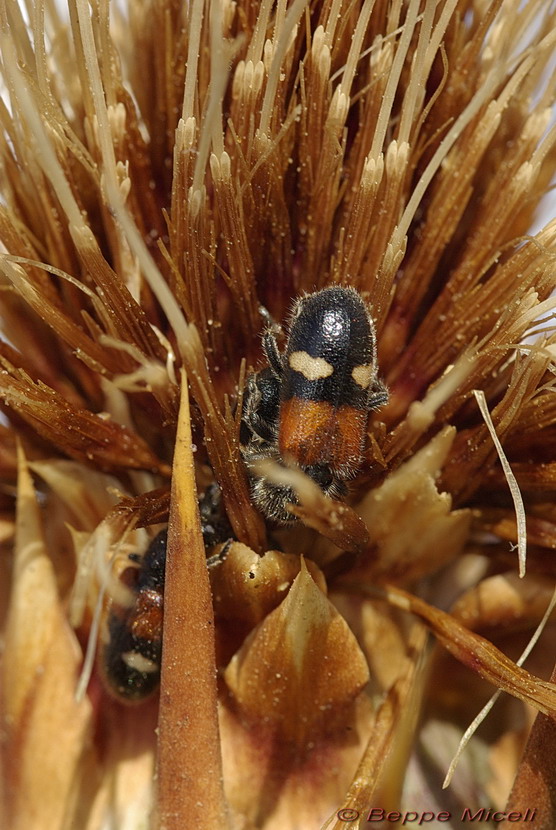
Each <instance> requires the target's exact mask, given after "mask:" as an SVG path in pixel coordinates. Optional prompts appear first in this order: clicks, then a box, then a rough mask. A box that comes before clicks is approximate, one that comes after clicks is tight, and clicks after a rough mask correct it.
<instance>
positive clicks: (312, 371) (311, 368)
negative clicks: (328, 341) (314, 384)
mask: <svg viewBox="0 0 556 830" xmlns="http://www.w3.org/2000/svg"><path fill="white" fill-rule="evenodd" d="M288 362H289V364H290V368H291V369H293V370H294V372H299V373H300V374H302V375H303V377H304V378H307V380H324V378H328V377H330V375H331V374H332V372H333V371H334V367H333V366H331V365H330V363H329V362H328V361H327V360H325V359H324V357H311V355H310V354H307V352H292V353H291V355H290V356H289V360H288Z"/></svg>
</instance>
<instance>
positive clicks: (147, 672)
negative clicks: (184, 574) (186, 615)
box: [100, 528, 168, 703]
mask: <svg viewBox="0 0 556 830" xmlns="http://www.w3.org/2000/svg"><path fill="white" fill-rule="evenodd" d="M167 542H168V529H167V528H165V529H164V530H161V531H160V533H158V534H157V535H156V536H155V537H154V539H153V540H152V541H151V543H150V544H149V546H148V548H147V551H146V553H145V554H144V556H143V557H141V556H139V555H138V554H134V553H132V554H130V555H129V559H130V561H131V562H134V563H137V564H138V565H139V567H138V568H135V569H134V570H135V580H134V584H132V585H131V586H130V587H131V589H132V592H133V602H132V604H131V605H130V606H129V607H125V606H121V605H119V604H116V603H112V605H111V607H110V611H109V614H108V619H107V631H106V635H107V636H106V642H105V643H104V644H103V646H102V652H101V661H100V662H101V672H102V677H103V679H104V682H105V685H106V686H107V688H108V690H109V691H110V692H111V693H112V694H114V695H115V696H116V697H118V698H120V699H121V700H124V701H126V702H130V703H132V702H136V701H142V700H145V699H146V698H147V697H150V695H152V694H153V693H154V692H155V691H156V689H157V688H158V684H159V681H160V660H161V656H162V625H163V617H164V569H165V566H166V547H167Z"/></svg>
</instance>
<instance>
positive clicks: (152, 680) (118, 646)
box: [100, 483, 232, 703]
mask: <svg viewBox="0 0 556 830" xmlns="http://www.w3.org/2000/svg"><path fill="white" fill-rule="evenodd" d="M199 515H200V520H201V532H202V535H203V541H204V545H205V550H206V551H207V553H208V552H210V551H211V549H213V548H214V547H215V546H216V545H218V544H219V543H221V542H223V541H224V540H227V539H229V538H230V536H231V533H232V531H231V528H230V525H229V523H228V519H227V517H226V515H225V513H224V509H223V505H222V499H221V493H220V488H219V487H218V485H217V484H216V483H213V484H210V485H209V486H208V487H207V489H206V491H205V493H204V494H203V496H202V497H201V498H200V499H199ZM167 545H168V528H164V529H163V530H161V531H160V532H159V533H158V534H157V535H156V536H155V537H154V538H153V539H152V540H151V542H150V544H149V546H148V547H147V550H146V552H145V553H144V554H143V555H142V556H141V555H140V554H137V553H130V554H129V556H128V559H129V562H130V565H132V567H130V568H127V569H125V570H124V572H123V574H122V577H124V579H125V582H126V584H127V583H131V584H129V586H128V587H130V589H131V593H132V598H131V602H130V604H129V605H126V606H124V605H120V604H119V603H116V602H114V601H112V602H111V604H110V607H109V611H108V615H107V620H106V630H105V634H104V642H103V644H102V647H101V654H100V670H101V676H102V678H103V680H104V684H105V686H106V687H107V689H108V691H109V692H110V693H111V694H112V695H114V696H115V697H117V698H118V699H119V700H121V701H123V702H125V703H136V702H141V701H143V700H146V699H147V698H149V697H150V696H151V695H152V694H154V693H155V692H156V690H157V688H158V685H159V682H160V665H161V658H162V632H163V622H164V576H165V567H166V549H167ZM223 555H225V554H223V553H222V552H220V554H219V557H220V558H222V556H223ZM212 559H213V558H212V557H211V558H209V559H208V560H207V566H208V567H210V566H211V564H212Z"/></svg>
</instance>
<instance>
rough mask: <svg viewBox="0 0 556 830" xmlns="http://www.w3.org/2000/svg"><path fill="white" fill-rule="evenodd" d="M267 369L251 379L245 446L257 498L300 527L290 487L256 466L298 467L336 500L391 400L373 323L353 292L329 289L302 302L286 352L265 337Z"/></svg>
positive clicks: (270, 334) (274, 515)
mask: <svg viewBox="0 0 556 830" xmlns="http://www.w3.org/2000/svg"><path fill="white" fill-rule="evenodd" d="M263 352H264V354H265V357H266V359H267V361H268V367H265V368H264V369H262V370H261V371H259V372H257V373H255V374H253V375H250V376H249V377H248V379H247V383H246V389H245V394H244V401H243V410H242V423H241V430H240V444H241V450H242V455H243V458H244V461H245V462H246V464H247V466H248V468H250V477H251V492H252V498H253V501H254V502H255V504H256V505H257V507H259V509H260V510H261V511H262V512H263V514H264V515H265V516H266V517H267V518H269V519H271V520H274V521H276V522H278V523H281V524H287V523H290V522H293V521H295V517H294V516H293V514H292V513H291V512H290V511H289V510H288V509H287V504H289V503H294V504H295V503H296V501H297V499H296V496H295V493H294V491H293V489H292V488H291V487H286V486H283V485H277V484H274V483H272V482H270V481H268V480H266V479H265V478H264V477H263V476H260V475H257V472H256V462H257V461H260V460H261V459H263V458H268V459H271V460H274V461H277V462H278V463H283V462H284V461H290V460H291V461H293V462H295V463H296V464H297V465H298V466H299V467H300V468H301V469H302V470H303V471H304V472H305V473H306V474H307V475H308V476H309V477H310V478H312V479H313V481H315V482H316V483H317V484H318V485H319V487H320V488H321V490H322V491H323V492H324V493H325V494H326V495H328V496H331V497H332V498H338V497H340V496H343V495H345V493H346V490H347V488H346V484H345V482H346V481H347V480H349V479H350V478H352V477H353V476H354V475H355V474H356V473H357V471H358V469H359V467H360V466H361V462H362V459H363V449H364V443H365V434H366V429H367V422H368V418H369V413H370V412H371V411H372V410H375V409H378V408H379V407H381V406H384V404H386V403H387V401H388V390H387V388H386V386H385V385H384V383H383V382H382V381H381V380H380V379H379V378H378V373H377V372H378V366H377V347H376V334H375V327H374V322H373V319H372V317H371V315H370V313H369V310H368V308H367V305H366V304H365V302H364V300H363V298H362V297H361V295H360V294H359V293H358V292H357V291H355V290H354V289H353V288H347V287H342V286H331V287H329V288H324V289H322V290H321V291H316V292H314V293H313V294H309V295H306V296H303V297H301V298H300V299H298V300H297V301H296V303H295V305H294V307H293V311H292V314H291V317H290V320H289V323H288V326H287V341H286V347H285V349H284V352H283V353H281V352H280V349H279V347H278V343H277V340H276V336H275V334H274V330H273V328H267V330H266V331H265V332H264V334H263Z"/></svg>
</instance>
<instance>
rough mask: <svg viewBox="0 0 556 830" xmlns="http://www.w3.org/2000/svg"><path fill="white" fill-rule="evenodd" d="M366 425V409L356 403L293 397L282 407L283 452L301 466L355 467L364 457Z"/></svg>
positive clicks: (281, 446) (281, 440)
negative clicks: (362, 454) (335, 402)
mask: <svg viewBox="0 0 556 830" xmlns="http://www.w3.org/2000/svg"><path fill="white" fill-rule="evenodd" d="M366 426H367V413H366V412H362V411H361V410H359V409H355V407H353V406H340V407H334V406H332V405H331V404H329V403H327V402H326V401H309V400H305V399H303V398H298V397H293V398H290V399H289V400H287V401H283V403H282V405H281V408H280V452H281V454H282V455H284V456H285V455H291V456H292V457H293V458H295V460H296V461H297V463H298V464H300V465H301V466H302V467H309V466H311V465H313V464H326V465H329V466H330V468H331V470H333V471H337V470H338V469H341V468H342V467H345V466H346V465H347V466H349V467H354V466H357V465H358V464H359V462H360V459H361V450H362V445H363V439H364V436H365V429H366Z"/></svg>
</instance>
